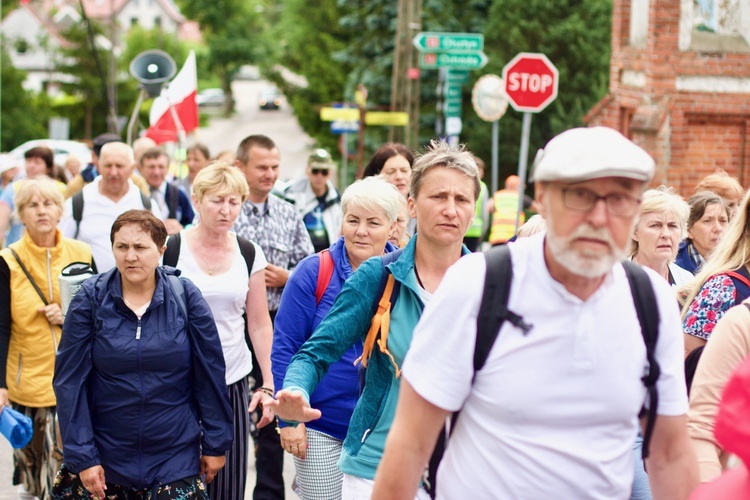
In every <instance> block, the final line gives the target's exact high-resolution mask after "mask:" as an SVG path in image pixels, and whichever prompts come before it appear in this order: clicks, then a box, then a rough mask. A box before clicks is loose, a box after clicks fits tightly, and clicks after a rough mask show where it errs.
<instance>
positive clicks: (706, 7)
mask: <svg viewBox="0 0 750 500" xmlns="http://www.w3.org/2000/svg"><path fill="white" fill-rule="evenodd" d="M584 120H585V121H586V122H587V123H588V124H589V125H606V126H609V127H612V128H615V129H617V130H620V131H621V132H623V133H624V134H625V135H627V136H629V137H631V138H632V139H633V140H634V141H635V142H636V143H638V144H640V145H641V146H643V147H644V148H645V149H646V150H648V151H649V152H650V153H651V154H652V156H653V157H654V158H655V159H656V164H657V170H656V176H655V178H654V184H655V185H657V184H667V185H670V186H673V187H674V188H675V189H677V190H678V191H679V192H680V193H681V194H682V195H691V194H693V191H694V188H695V185H696V184H697V183H698V181H699V180H700V179H701V178H702V177H704V176H705V175H707V174H709V173H712V172H713V171H714V170H715V169H716V168H723V169H724V170H726V171H727V172H728V173H729V174H730V175H731V176H734V177H736V178H738V179H739V180H740V183H741V184H742V185H743V186H744V187H745V188H748V187H750V0H613V16H612V59H611V63H610V84H609V93H608V95H607V96H606V97H604V98H603V99H602V100H601V101H600V102H599V103H597V105H596V106H594V108H592V109H591V110H590V111H589V113H588V114H587V115H586V117H585V118H584Z"/></svg>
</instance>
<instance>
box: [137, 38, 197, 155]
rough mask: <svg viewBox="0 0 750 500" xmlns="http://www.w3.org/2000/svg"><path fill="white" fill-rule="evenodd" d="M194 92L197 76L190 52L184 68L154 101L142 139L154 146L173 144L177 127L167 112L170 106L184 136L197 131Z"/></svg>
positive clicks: (170, 113)
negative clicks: (144, 135) (166, 143)
mask: <svg viewBox="0 0 750 500" xmlns="http://www.w3.org/2000/svg"><path fill="white" fill-rule="evenodd" d="M197 92H198V72H197V70H196V66H195V52H194V51H192V50H191V51H190V55H189V56H188V58H187V60H186V61H185V65H184V66H183V67H182V69H181V70H180V72H179V73H177V76H175V77H174V78H173V79H172V81H171V82H169V87H168V88H167V89H166V90H162V92H161V95H160V96H159V97H157V98H156V99H154V104H153V105H152V106H151V112H150V113H149V124H150V127H149V128H148V130H147V131H146V137H150V138H151V139H153V140H154V141H155V142H156V143H157V144H162V143H164V142H177V139H178V138H177V126H176V125H175V122H174V120H173V119H172V112H171V111H170V109H169V103H170V102H171V103H172V105H173V106H174V108H175V111H176V112H177V116H178V117H179V119H180V121H181V122H182V127H183V128H184V129H185V133H186V134H189V133H190V132H192V131H193V130H195V129H196V128H197V127H198V105H197V104H196V102H195V95H196V94H197Z"/></svg>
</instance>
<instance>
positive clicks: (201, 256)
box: [193, 234, 229, 276]
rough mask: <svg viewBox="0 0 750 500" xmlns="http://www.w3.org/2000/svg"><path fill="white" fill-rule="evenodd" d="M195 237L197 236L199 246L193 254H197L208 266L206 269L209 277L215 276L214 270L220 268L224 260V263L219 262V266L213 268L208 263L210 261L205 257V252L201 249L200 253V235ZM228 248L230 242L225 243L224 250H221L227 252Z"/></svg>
mask: <svg viewBox="0 0 750 500" xmlns="http://www.w3.org/2000/svg"><path fill="white" fill-rule="evenodd" d="M195 236H196V238H195V242H196V244H197V245H196V248H195V251H194V252H193V253H194V254H196V255H197V256H198V257H200V259H201V260H202V261H203V263H204V264H205V265H206V268H208V275H209V276H213V275H214V269H215V268H216V267H219V265H220V264H221V262H223V259H222V261H220V262H219V264H218V265H215V267H211V265H210V264H209V263H208V260H206V258H205V257H204V256H203V250H202V249H201V251H200V252H198V246H200V240H199V239H198V235H197V234H196V235H195ZM228 248H229V242H228V241H225V245H224V248H222V249H221V250H222V251H225V250H227V249H228Z"/></svg>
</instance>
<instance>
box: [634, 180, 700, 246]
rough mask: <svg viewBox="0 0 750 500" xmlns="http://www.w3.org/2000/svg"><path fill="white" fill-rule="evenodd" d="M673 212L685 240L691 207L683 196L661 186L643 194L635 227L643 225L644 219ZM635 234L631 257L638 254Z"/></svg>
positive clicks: (681, 236) (681, 235)
mask: <svg viewBox="0 0 750 500" xmlns="http://www.w3.org/2000/svg"><path fill="white" fill-rule="evenodd" d="M665 212H671V213H672V214H674V216H675V218H676V219H677V223H678V224H679V226H680V238H685V234H686V233H687V223H688V217H690V205H688V203H687V202H686V201H685V200H684V199H682V196H680V195H679V194H677V193H675V191H674V189H672V188H671V187H667V186H664V185H662V186H659V187H658V188H656V189H649V190H647V191H646V192H644V193H643V196H642V198H641V210H640V212H639V214H638V220H637V221H636V223H635V227H638V224H640V223H641V220H643V217H644V216H645V215H648V214H653V213H660V214H661V213H665ZM634 235H635V234H631V241H630V255H631V256H633V255H635V254H637V253H638V242H637V241H636V240H634V239H633V236H634Z"/></svg>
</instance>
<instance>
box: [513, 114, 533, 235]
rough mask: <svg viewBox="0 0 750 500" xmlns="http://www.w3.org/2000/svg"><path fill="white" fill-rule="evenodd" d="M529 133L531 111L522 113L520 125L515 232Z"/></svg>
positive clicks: (521, 200)
mask: <svg viewBox="0 0 750 500" xmlns="http://www.w3.org/2000/svg"><path fill="white" fill-rule="evenodd" d="M529 135H531V113H530V112H528V111H526V112H524V114H523V125H522V127H521V151H519V152H518V178H519V179H520V182H519V183H518V210H517V211H516V232H518V226H519V224H520V222H521V212H523V197H524V192H525V191H526V163H527V162H528V159H529Z"/></svg>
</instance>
